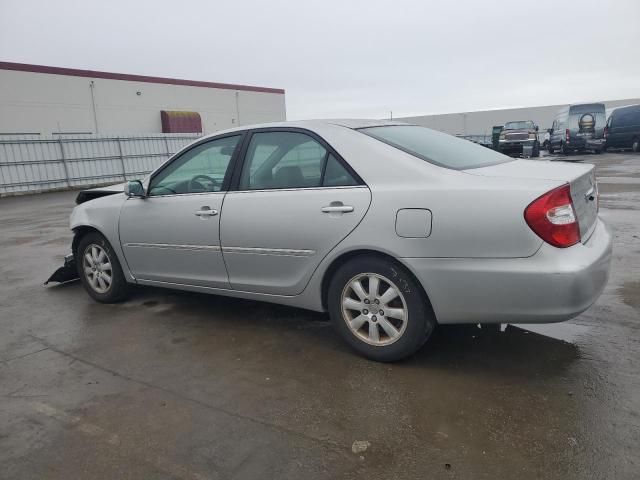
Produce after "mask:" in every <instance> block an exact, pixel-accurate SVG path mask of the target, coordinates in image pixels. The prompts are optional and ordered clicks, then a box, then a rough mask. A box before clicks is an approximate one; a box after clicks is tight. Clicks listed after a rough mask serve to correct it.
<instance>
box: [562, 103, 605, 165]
mask: <svg viewBox="0 0 640 480" xmlns="http://www.w3.org/2000/svg"><path fill="white" fill-rule="evenodd" d="M605 123H606V122H605V107H604V103H583V104H577V105H569V106H567V107H563V108H561V109H560V110H559V111H558V114H557V115H556V118H555V119H554V120H553V125H552V126H551V131H550V138H549V153H554V152H555V151H557V150H559V151H560V152H562V153H563V154H564V155H569V153H571V152H584V151H589V150H590V151H593V152H594V153H601V152H602V150H603V148H604V126H605Z"/></svg>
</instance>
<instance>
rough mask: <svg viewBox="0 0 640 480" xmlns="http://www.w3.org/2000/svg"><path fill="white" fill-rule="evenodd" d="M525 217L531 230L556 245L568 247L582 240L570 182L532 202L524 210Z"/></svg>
mask: <svg viewBox="0 0 640 480" xmlns="http://www.w3.org/2000/svg"><path fill="white" fill-rule="evenodd" d="M524 219H525V220H526V222H527V225H529V227H530V228H531V230H533V231H534V232H535V233H536V234H537V235H538V236H539V237H540V238H542V240H544V241H545V242H547V243H549V244H551V245H553V246H554V247H558V248H566V247H570V246H571V245H575V244H576V243H578V242H579V241H580V226H579V225H578V219H577V217H576V211H575V209H574V208H573V201H572V200H571V189H570V188H569V184H565V185H562V186H561V187H558V188H555V189H553V190H551V191H550V192H547V193H545V194H544V195H542V196H541V197H538V198H537V199H535V200H534V201H533V202H531V203H530V204H529V206H528V207H527V208H526V209H525V211H524Z"/></svg>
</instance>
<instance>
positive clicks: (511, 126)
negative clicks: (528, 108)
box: [504, 122, 535, 130]
mask: <svg viewBox="0 0 640 480" xmlns="http://www.w3.org/2000/svg"><path fill="white" fill-rule="evenodd" d="M534 128H535V127H534V125H533V122H507V123H505V124H504V129H505V130H525V129H526V130H533V129H534Z"/></svg>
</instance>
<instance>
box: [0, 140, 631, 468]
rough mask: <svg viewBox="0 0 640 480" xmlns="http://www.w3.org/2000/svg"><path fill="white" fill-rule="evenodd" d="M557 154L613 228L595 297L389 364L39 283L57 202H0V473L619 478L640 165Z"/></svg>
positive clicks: (62, 202) (292, 315)
mask: <svg viewBox="0 0 640 480" xmlns="http://www.w3.org/2000/svg"><path fill="white" fill-rule="evenodd" d="M553 159H554V160H557V161H563V160H567V158H564V157H559V156H556V157H553ZM568 159H569V160H576V161H582V162H591V163H595V164H596V166H597V175H598V178H599V185H600V192H601V197H600V215H601V217H602V218H603V219H604V220H605V221H606V222H607V223H608V224H609V226H610V227H611V228H612V230H613V232H614V258H613V265H612V273H611V279H610V281H609V284H608V286H607V287H606V289H605V291H604V293H603V295H602V296H601V297H600V299H599V300H598V301H597V303H596V304H595V305H594V306H593V307H592V308H590V309H589V310H588V311H586V312H585V313H583V314H582V315H580V316H579V317H577V318H575V319H573V320H571V321H570V322H565V323H562V324H555V325H545V326H538V327H531V328H528V327H527V326H520V327H516V326H513V325H509V326H506V328H504V330H503V331H502V332H499V333H493V334H489V333H485V334H483V333H482V332H481V331H480V330H478V329H477V328H474V327H466V328H460V327H449V328H440V329H439V330H438V331H437V332H436V334H435V335H434V337H433V338H432V339H431V340H430V341H429V342H428V343H427V344H426V345H425V347H424V348H423V349H422V350H421V351H420V352H419V353H418V354H417V355H416V356H414V357H412V358H410V359H408V360H407V361H404V362H401V363H395V364H380V363H374V362H371V361H367V360H365V359H363V358H360V357H358V356H357V355H355V354H354V353H353V352H351V351H350V350H349V349H348V348H347V347H346V346H345V344H344V343H343V342H342V341H341V340H340V339H339V338H338V336H337V335H336V334H335V333H334V331H333V329H332V328H331V326H330V324H329V323H328V318H327V316H326V315H323V314H316V313H311V312H308V311H304V310H298V309H293V308H286V307H281V306H277V305H270V304H266V303H260V302H251V301H244V300H238V299H230V298H222V297H216V296H207V295H200V294H191V293H181V292H175V291H170V290H161V289H151V288H140V289H137V290H136V292H135V294H134V296H133V297H132V298H131V299H130V300H129V301H127V302H126V303H123V304H118V305H101V304H98V303H95V302H94V301H92V300H91V299H90V298H89V297H88V296H87V295H86V293H85V292H84V291H83V289H82V287H81V285H80V284H79V283H78V282H76V283H71V284H67V285H62V286H57V287H52V288H45V287H43V285H42V283H43V281H44V280H45V279H46V278H47V277H48V275H49V274H50V273H51V272H52V271H53V270H54V269H55V268H56V267H58V266H59V265H60V264H61V262H62V258H63V255H64V254H65V253H67V251H68V249H69V245H70V241H71V232H70V231H69V230H68V217H69V213H70V211H71V209H72V207H73V205H74V197H75V195H76V193H75V192H60V193H48V194H41V195H33V196H23V197H11V198H2V199H0V478H11V479H32V478H33V479H35V478H37V479H43V478H47V479H65V480H67V479H80V478H82V479H85V478H86V479H109V480H112V479H141V478H144V479H150V478H153V479H165V478H166V479H170V478H172V479H197V480H205V479H261V480H263V479H305V480H312V479H320V478H322V479H325V478H340V479H342V478H345V479H352V478H353V479H356V478H366V479H391V478H398V479H405V478H407V479H413V478H415V479H426V478H428V479H440V478H442V479H481V478H486V479H491V480H495V479H514V478H518V479H519V480H524V479H534V478H535V479H539V478H544V479H574V478H576V479H577V478H602V479H613V478H615V479H627V478H628V479H631V478H638V475H639V473H638V472H640V373H639V366H640V155H636V154H630V153H611V154H603V155H581V156H577V157H569V158H568ZM531 161H540V160H531ZM516 323H517V322H516Z"/></svg>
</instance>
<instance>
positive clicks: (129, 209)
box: [70, 120, 611, 361]
mask: <svg viewBox="0 0 640 480" xmlns="http://www.w3.org/2000/svg"><path fill="white" fill-rule="evenodd" d="M78 201H79V202H81V203H79V205H77V206H76V207H75V209H74V210H73V213H72V214H71V229H72V230H73V232H74V233H75V236H74V239H73V244H72V252H73V257H72V260H71V259H70V262H71V265H73V262H75V266H76V268H77V274H78V275H79V276H80V279H81V281H82V283H83V285H84V287H85V289H86V291H87V292H88V294H89V295H90V296H91V297H93V298H94V299H95V300H97V301H99V302H105V303H110V302H118V301H121V300H123V299H124V298H126V296H127V294H128V293H129V292H130V290H131V287H132V285H135V284H138V285H151V286H158V287H167V288H174V289H182V290H191V291H197V292H204V293H212V294H218V295H227V296H232V297H242V298H248V299H252V300H262V301H267V302H274V303H280V304H285V305H292V306H295V307H302V308H306V309H311V310H316V311H328V312H329V313H330V316H331V319H332V321H333V322H334V324H335V326H336V328H337V330H338V331H339V332H340V334H341V335H342V336H343V338H344V339H345V340H346V341H347V343H348V344H349V345H351V347H353V348H354V349H355V350H356V351H358V352H360V353H361V354H362V355H365V356H366V357H368V358H371V359H375V360H380V361H393V360H398V359H401V358H403V357H406V356H407V355H411V354H412V353H414V352H415V351H416V350H417V349H418V348H420V347H421V346H422V345H423V344H424V343H425V341H426V340H427V339H428V338H429V336H430V335H431V332H432V331H433V330H434V328H435V327H436V325H437V324H457V323H471V324H477V323H487V324H496V323H505V322H519V323H541V322H542V323H544V322H558V321H562V320H566V319H569V318H571V317H573V316H575V315H578V314H579V313H580V312H582V311H583V310H585V309H587V308H588V307H589V306H590V305H591V304H592V303H593V302H594V301H595V300H596V298H597V297H598V296H599V295H600V293H601V292H602V289H603V288H604V285H605V283H606V281H607V277H608V272H609V263H610V259H611V235H610V233H609V231H608V229H607V228H606V227H605V225H604V223H603V222H602V221H601V220H600V219H599V218H598V202H597V186H596V180H595V177H594V170H593V165H584V164H579V165H571V164H559V163H553V162H528V161H525V160H514V159H511V158H508V157H506V156H504V155H501V154H499V153H497V152H495V151H493V150H490V149H488V148H484V147H481V146H479V145H475V144H473V143H472V142H468V141H466V140H462V139H457V138H455V137H453V136H450V135H446V134H444V133H441V132H436V131H433V130H430V129H427V128H424V127H420V126H416V125H407V124H402V123H398V122H383V121H366V120H363V121H356V120H344V121H308V122H283V123H275V124H268V125H258V126H244V127H240V128H237V129H232V130H227V131H224V132H220V133H217V134H214V135H210V136H207V137H204V138H202V139H199V140H198V141H196V142H194V143H192V144H191V145H189V146H187V147H186V148H184V149H183V150H182V151H180V152H178V153H177V154H175V155H174V156H173V157H172V158H171V159H169V160H168V161H167V162H166V163H164V164H163V165H161V166H160V167H159V168H157V169H156V170H155V171H154V172H153V173H152V174H151V175H149V176H148V177H147V178H145V179H144V180H142V181H138V180H134V181H130V182H128V183H127V184H124V185H120V186H118V187H111V188H108V189H94V190H90V191H86V192H83V193H81V194H80V196H79V200H78ZM220 328H221V329H223V328H224V325H222V324H221V325H220ZM221 334H223V332H221Z"/></svg>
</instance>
